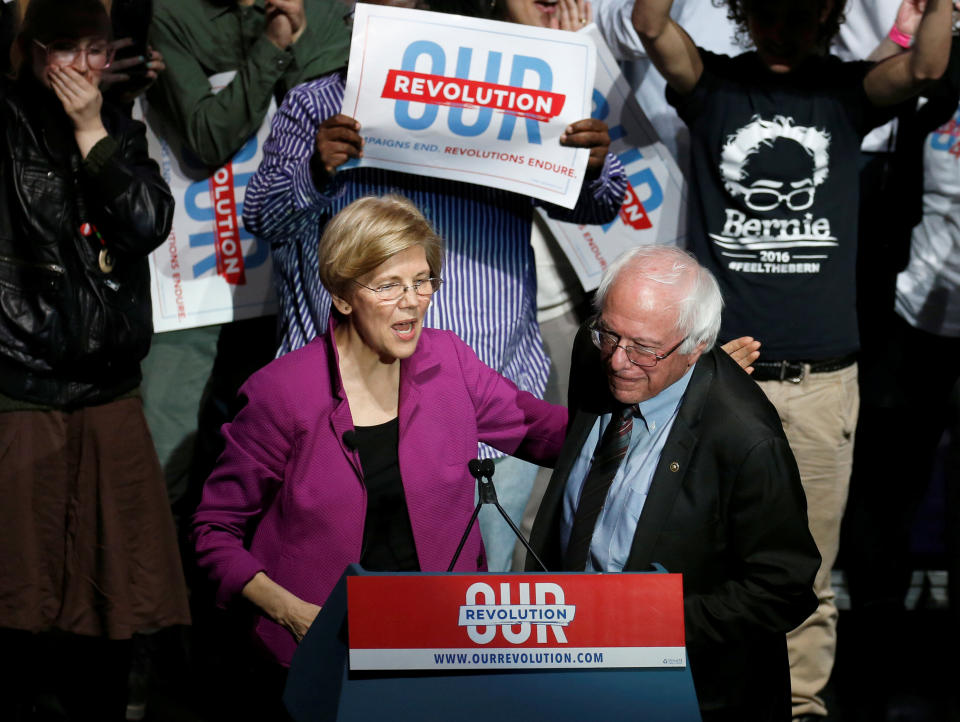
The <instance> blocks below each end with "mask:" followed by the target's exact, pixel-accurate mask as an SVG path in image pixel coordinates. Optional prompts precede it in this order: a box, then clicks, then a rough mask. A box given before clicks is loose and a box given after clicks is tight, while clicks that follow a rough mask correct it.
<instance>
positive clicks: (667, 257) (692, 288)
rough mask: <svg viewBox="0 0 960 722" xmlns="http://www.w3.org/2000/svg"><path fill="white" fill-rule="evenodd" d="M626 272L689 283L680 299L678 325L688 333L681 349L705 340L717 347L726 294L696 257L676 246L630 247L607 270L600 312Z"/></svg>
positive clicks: (595, 300) (671, 283) (600, 293)
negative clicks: (721, 292) (610, 292)
mask: <svg viewBox="0 0 960 722" xmlns="http://www.w3.org/2000/svg"><path fill="white" fill-rule="evenodd" d="M665 269H666V270H665ZM622 273H629V274H631V276H632V277H634V278H644V279H646V280H648V281H652V282H654V283H660V284H663V285H665V286H678V285H680V284H684V285H686V288H685V289H683V290H685V292H686V293H685V295H684V296H683V297H682V298H680V299H679V300H678V301H677V302H676V306H677V323H676V328H677V330H678V331H680V333H682V334H683V335H684V337H685V340H684V342H683V343H682V344H681V345H680V348H679V349H678V352H679V353H683V354H686V353H692V352H693V351H694V350H695V349H696V348H697V346H698V345H699V344H701V343H702V344H704V348H703V350H704V351H709V350H710V349H711V348H712V347H713V344H714V343H715V342H716V340H717V334H719V333H720V313H721V311H722V310H723V297H722V296H721V295H720V286H719V285H718V284H717V279H715V278H714V277H713V274H712V273H710V271H708V270H707V269H706V268H704V267H703V266H701V265H700V264H699V263H697V259H696V258H694V257H693V256H692V255H690V254H689V253H687V252H686V251H684V250H681V249H679V248H675V247H673V246H638V247H637V248H632V249H630V250H629V251H627V252H626V253H623V254H622V255H620V256H619V257H618V258H617V259H616V260H615V261H614V262H613V263H611V264H610V265H609V266H607V269H606V271H604V273H603V278H601V279H600V285H599V286H598V287H597V293H596V295H595V296H594V298H593V305H594V308H595V309H596V311H597V312H598V313H599V312H600V311H602V310H603V303H604V301H605V300H606V298H607V294H608V293H609V291H610V288H611V287H612V286H613V284H614V283H615V282H616V280H617V279H618V278H619V277H620V274H622ZM678 290H679V289H678Z"/></svg>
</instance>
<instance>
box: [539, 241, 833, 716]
mask: <svg viewBox="0 0 960 722" xmlns="http://www.w3.org/2000/svg"><path fill="white" fill-rule="evenodd" d="M596 306H597V309H598V313H597V315H596V316H595V317H594V319H592V320H591V321H590V322H589V323H588V324H587V325H586V326H585V327H584V328H582V329H581V331H580V333H579V334H578V336H577V340H576V342H575V344H574V351H573V363H572V371H571V375H570V394H569V400H568V405H569V409H570V427H569V430H568V434H567V440H566V443H565V445H564V448H563V451H562V453H561V456H560V459H559V461H558V464H557V469H556V471H555V473H554V475H553V478H552V480H551V482H550V486H549V488H548V490H547V493H546V495H545V496H544V499H543V503H542V505H541V507H540V511H539V513H538V515H537V519H536V522H535V523H534V527H533V532H532V539H531V542H532V545H533V548H534V549H535V550H536V551H537V552H538V554H540V555H541V558H542V559H544V561H545V563H546V564H547V565H548V566H549V567H550V568H551V569H556V570H559V569H563V570H568V571H584V570H586V571H603V572H616V571H644V570H647V569H649V568H650V565H651V563H653V562H659V563H660V564H662V565H664V566H665V567H666V568H667V569H668V570H669V571H672V572H681V573H682V574H683V587H684V612H685V624H686V637H687V649H688V657H689V660H690V666H691V671H692V673H693V678H694V684H695V686H696V690H697V695H698V698H699V700H700V707H701V711H702V713H703V716H704V719H705V720H727V719H736V720H787V719H789V718H790V677H789V667H788V662H787V647H786V637H785V635H786V633H787V632H788V631H790V630H791V629H793V628H794V627H795V626H797V625H798V624H799V623H800V622H801V621H803V620H804V619H805V618H806V616H807V615H808V614H809V613H810V612H811V611H812V610H813V609H814V608H815V607H816V603H817V602H816V596H815V595H814V593H813V579H814V576H815V574H816V572H817V568H818V566H819V564H820V556H819V554H818V552H817V548H816V545H815V544H814V543H813V539H812V538H811V536H810V533H809V531H808V530H807V516H806V500H805V498H804V494H803V489H802V487H801V486H800V477H799V473H798V471H797V465H796V462H795V461H794V458H793V454H792V453H791V451H790V447H789V445H788V444H787V440H786V438H785V436H784V434H783V428H782V427H781V424H780V420H779V417H778V415H777V412H776V410H775V409H774V408H773V406H772V405H771V404H770V402H769V401H767V399H766V397H765V396H764V394H763V392H762V391H760V389H759V388H758V387H757V385H756V384H755V383H754V382H753V380H751V379H750V377H749V376H748V375H747V374H746V373H744V371H743V370H742V369H741V368H740V367H739V366H738V365H737V364H736V363H735V362H734V361H733V360H731V359H730V357H729V356H727V354H726V353H724V352H723V351H721V350H719V349H713V344H714V341H715V339H716V336H717V331H718V329H719V326H720V310H721V307H722V301H721V298H720V292H719V289H718V287H717V284H716V281H715V280H714V278H713V276H712V275H711V274H710V272H709V271H707V270H706V269H704V268H702V267H701V266H699V264H697V262H696V261H695V260H694V259H693V258H692V257H691V256H689V255H688V254H686V253H685V252H683V251H680V250H678V249H673V248H663V247H654V248H638V249H634V250H633V251H632V252H630V253H628V254H627V255H625V256H624V257H623V258H621V259H619V260H618V261H617V262H616V263H615V264H613V266H611V268H609V269H608V270H607V273H606V274H605V276H604V279H603V282H602V283H601V286H600V288H599V290H598V292H597V298H596ZM527 568H528V569H532V568H533V567H532V565H531V560H528V563H527ZM637 613H638V614H642V613H643V610H642V609H638V610H637Z"/></svg>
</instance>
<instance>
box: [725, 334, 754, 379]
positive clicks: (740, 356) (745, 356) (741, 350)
mask: <svg viewBox="0 0 960 722" xmlns="http://www.w3.org/2000/svg"><path fill="white" fill-rule="evenodd" d="M720 348H722V349H723V350H724V351H726V352H727V353H728V354H729V355H730V358H732V359H733V360H734V361H736V362H737V363H738V364H740V367H741V368H742V369H743V370H744V371H746V372H747V373H748V374H752V373H753V366H752V364H753V362H754V361H756V360H757V357H759V356H760V342H759V341H755V340H754V339H753V338H751V337H750V336H741V337H740V338H735V339H733V341H727V342H726V343H725V344H723V346H721V347H720Z"/></svg>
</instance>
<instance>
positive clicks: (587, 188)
mask: <svg viewBox="0 0 960 722" xmlns="http://www.w3.org/2000/svg"><path fill="white" fill-rule="evenodd" d="M343 88H344V78H343V75H342V74H340V73H333V74H331V75H327V76H325V77H322V78H319V79H317V80H312V81H310V82H307V83H303V84H302V85H299V86H297V87H296V88H294V89H293V90H291V91H290V92H289V93H287V95H286V97H285V98H284V101H283V104H282V105H281V107H280V109H279V110H278V112H277V114H276V116H275V117H274V120H273V128H272V131H271V133H270V137H269V139H268V140H267V143H266V145H265V146H264V159H263V162H262V163H261V165H260V168H259V169H258V170H257V172H256V174H255V175H254V176H253V179H252V180H251V182H250V185H249V186H248V188H247V192H246V197H245V200H244V209H243V219H244V225H245V226H246V228H247V229H248V230H249V231H251V232H252V233H254V234H255V235H256V236H258V237H259V238H262V239H264V240H266V241H268V242H269V243H270V247H271V250H272V253H273V263H274V269H275V270H274V274H275V281H276V286H277V294H278V296H279V301H280V316H281V319H280V324H281V343H280V349H279V351H278V355H282V354H284V353H287V352H288V351H292V350H294V349H296V348H299V347H301V346H303V345H304V344H306V343H307V342H309V341H310V340H311V339H312V338H314V337H315V336H316V335H317V334H318V333H320V332H323V331H324V330H326V327H327V319H328V315H329V312H330V296H329V294H328V293H327V291H326V290H325V289H324V288H323V286H322V285H321V283H320V276H319V271H318V269H319V262H318V260H317V244H318V242H319V240H320V234H321V232H322V230H323V228H324V226H325V225H326V223H327V221H328V220H329V219H330V218H332V217H333V216H334V215H335V214H336V213H337V212H338V211H340V210H341V209H342V208H343V207H344V206H346V205H348V204H349V203H351V202H352V201H354V200H356V199H357V198H361V197H363V196H367V195H378V196H379V195H383V194H385V193H399V194H401V195H403V196H406V197H407V198H409V199H410V200H411V201H412V202H413V203H414V204H415V205H416V206H417V207H418V208H419V209H420V210H421V211H422V212H423V214H424V215H425V216H426V217H427V219H428V220H429V221H430V222H431V223H432V224H433V226H434V228H435V229H436V231H437V233H438V234H439V235H440V236H441V238H443V239H444V244H445V258H444V269H443V278H444V285H443V288H442V289H441V290H440V292H439V293H437V294H436V295H435V296H434V298H433V302H432V303H431V304H430V309H429V310H428V311H427V315H426V318H425V321H424V323H425V325H427V326H430V327H433V328H441V329H446V330H450V331H453V332H454V333H456V334H457V335H458V336H459V337H460V338H462V339H463V340H464V341H465V342H466V343H467V344H469V345H470V346H471V347H472V348H473V350H474V351H475V352H476V353H477V356H479V357H480V359H481V360H482V361H483V362H484V363H485V364H487V365H488V366H490V367H491V368H493V369H495V370H496V371H498V372H500V373H501V374H503V375H504V376H506V377H507V378H508V379H510V380H511V381H513V382H514V383H515V384H516V385H517V386H518V387H520V388H521V389H523V390H525V391H529V392H531V393H533V394H534V395H536V396H537V397H538V398H539V397H542V396H543V391H544V388H545V386H546V382H547V376H548V373H549V370H550V361H549V359H548V358H547V356H546V354H545V352H544V350H543V342H542V341H541V338H540V328H539V326H538V325H537V316H536V290H537V282H536V273H535V266H534V259H533V249H532V247H531V246H530V228H531V224H532V219H533V207H534V206H533V204H534V203H535V201H533V200H532V199H531V198H529V197H527V196H524V195H519V194H516V193H509V192H506V191H503V190H500V189H497V188H487V187H485V186H479V185H473V184H469V183H458V182H456V181H450V180H444V179H439V178H432V177H427V176H419V175H411V174H409V173H399V172H396V171H387V170H381V169H378V168H354V169H350V170H345V171H341V172H339V173H336V174H335V175H334V176H333V178H332V180H331V181H330V183H329V184H327V186H325V187H323V188H316V187H315V186H314V184H313V178H312V175H311V173H310V156H311V155H312V153H313V151H314V139H315V137H316V133H317V130H318V128H319V126H320V124H321V123H322V122H323V121H324V120H326V119H327V118H329V117H330V116H332V115H335V114H337V113H339V112H340V107H341V104H342V100H343ZM361 122H362V120H361ZM625 190H626V176H625V174H624V171H623V167H622V166H621V165H620V162H619V161H618V160H617V159H616V158H615V157H614V156H612V155H609V154H608V155H607V158H606V162H605V164H604V168H603V171H602V172H601V174H600V176H599V178H597V179H596V180H594V181H592V182H590V183H585V184H584V189H583V191H582V192H581V196H580V199H579V202H578V203H577V205H576V207H575V208H573V209H572V210H567V209H564V208H560V207H558V206H546V205H545V206H544V207H546V208H547V209H548V212H549V213H550V215H552V216H554V217H556V218H558V219H560V220H567V221H572V222H578V223H605V222H608V221H610V220H611V219H613V218H614V217H615V216H616V214H617V212H618V211H619V208H620V204H621V202H622V199H623V194H624V191H625ZM485 455H487V456H492V455H498V454H497V453H496V452H492V453H491V452H489V451H488V452H486V453H485Z"/></svg>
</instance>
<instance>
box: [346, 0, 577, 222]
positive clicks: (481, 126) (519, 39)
mask: <svg viewBox="0 0 960 722" xmlns="http://www.w3.org/2000/svg"><path fill="white" fill-rule="evenodd" d="M595 65H596V52H595V50H594V47H593V42H592V40H591V39H590V38H589V37H588V36H584V35H578V34H575V33H568V32H562V31H559V30H549V29H545V28H537V27H530V26H527V25H517V24H514V23H502V22H496V21H492V20H477V19H475V18H468V17H462V16H458V15H446V14H440V13H431V12H425V11H422V10H409V9H403V8H394V7H387V6H380V5H366V4H358V5H357V6H356V14H355V16H354V25H353V40H352V43H351V46H350V64H349V66H348V68H349V69H348V74H347V83H346V89H345V92H344V98H343V110H342V112H343V113H345V114H346V115H349V116H351V117H353V118H356V119H357V120H358V121H359V122H360V125H361V130H360V133H361V135H362V136H363V138H364V141H365V146H364V150H363V154H364V155H363V158H362V159H361V160H360V161H359V163H357V162H352V163H350V164H349V165H348V166H347V167H352V166H353V165H363V166H374V167H377V168H387V169H390V170H398V171H404V172H406V173H415V174H418V175H429V176H433V177H436V178H448V179H451V180H457V181H463V182H467V183H476V184H480V185H485V186H491V187H495V188H502V189H504V190H508V191H514V192H516V193H523V194H525V195H529V196H533V197H535V198H540V199H542V200H545V201H549V202H551V203H556V204H557V205H561V206H564V207H566V208H572V207H573V206H574V205H575V204H576V201H577V197H578V195H579V193H580V187H581V185H582V183H583V176H584V173H585V171H586V165H587V159H588V157H589V151H587V150H586V149H582V148H579V149H578V148H565V147H563V146H561V145H560V143H559V138H560V135H561V134H562V133H563V131H564V129H565V128H566V127H567V126H568V125H569V124H570V123H572V122H574V121H577V120H582V119H583V118H585V117H587V116H588V115H589V107H590V105H589V104H590V98H591V93H592V90H593V77H594V72H595V71H594V68H595Z"/></svg>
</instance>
